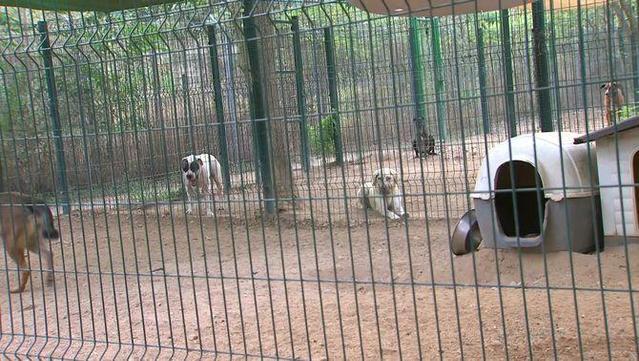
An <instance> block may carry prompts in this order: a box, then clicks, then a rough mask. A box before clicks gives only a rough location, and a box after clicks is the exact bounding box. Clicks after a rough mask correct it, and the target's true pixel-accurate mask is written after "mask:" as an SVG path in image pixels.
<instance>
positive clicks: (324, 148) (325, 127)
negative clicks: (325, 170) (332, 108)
mask: <svg viewBox="0 0 639 361" xmlns="http://www.w3.org/2000/svg"><path fill="white" fill-rule="evenodd" d="M335 131H336V129H335V115H334V114H330V115H328V116H326V117H324V118H322V120H320V122H319V125H317V126H313V125H309V126H308V141H309V144H310V147H311V152H313V153H314V154H323V155H329V154H333V153H334V152H335V143H334V142H333V138H334V135H335Z"/></svg>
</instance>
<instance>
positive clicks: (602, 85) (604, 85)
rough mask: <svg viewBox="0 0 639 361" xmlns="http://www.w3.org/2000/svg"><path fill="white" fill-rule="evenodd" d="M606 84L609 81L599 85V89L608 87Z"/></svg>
mask: <svg viewBox="0 0 639 361" xmlns="http://www.w3.org/2000/svg"><path fill="white" fill-rule="evenodd" d="M606 85H608V83H603V84H601V86H600V87H599V89H603V88H605V87H606Z"/></svg>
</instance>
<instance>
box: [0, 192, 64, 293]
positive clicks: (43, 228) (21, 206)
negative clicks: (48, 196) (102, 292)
mask: <svg viewBox="0 0 639 361" xmlns="http://www.w3.org/2000/svg"><path fill="white" fill-rule="evenodd" d="M59 236H60V234H59V232H58V230H57V229H55V226H54V224H53V214H52V213H51V209H49V207H48V206H47V205H46V204H45V203H44V202H42V201H39V200H37V199H35V198H33V197H30V196H29V195H26V194H21V193H13V192H8V193H0V237H2V239H3V240H4V247H5V249H6V251H7V253H8V254H9V257H11V259H13V260H14V261H15V262H16V263H17V264H18V268H19V269H22V278H21V279H20V286H19V287H18V288H16V289H14V290H11V293H19V292H23V291H24V289H25V287H26V286H27V282H28V281H29V277H30V276H31V271H30V270H29V269H28V268H29V265H28V264H27V259H26V258H25V250H29V251H31V252H33V253H35V254H41V255H42V258H43V259H44V262H45V264H46V267H47V269H48V270H49V272H48V275H47V283H50V282H51V281H53V255H52V253H51V249H50V248H49V245H48V242H47V240H48V239H57V238H58V237H59Z"/></svg>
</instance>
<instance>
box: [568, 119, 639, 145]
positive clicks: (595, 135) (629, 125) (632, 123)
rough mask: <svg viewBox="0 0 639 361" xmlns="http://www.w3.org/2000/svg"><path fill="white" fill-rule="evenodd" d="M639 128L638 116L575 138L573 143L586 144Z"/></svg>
mask: <svg viewBox="0 0 639 361" xmlns="http://www.w3.org/2000/svg"><path fill="white" fill-rule="evenodd" d="M637 127H639V115H638V116H635V117H632V118H629V119H626V120H624V121H622V122H620V123H618V124H617V125H616V126H615V125H611V126H609V127H607V128H603V129H599V130H597V131H595V132H592V133H586V134H584V135H582V136H581V137H578V138H575V141H574V143H575V144H581V143H586V142H592V141H594V140H597V139H601V138H604V137H608V136H611V135H613V134H615V133H622V132H625V131H627V130H630V129H634V128H637Z"/></svg>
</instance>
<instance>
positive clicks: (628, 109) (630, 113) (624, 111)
mask: <svg viewBox="0 0 639 361" xmlns="http://www.w3.org/2000/svg"><path fill="white" fill-rule="evenodd" d="M635 115H639V104H629V105H624V106H623V107H621V109H619V119H620V120H622V121H623V120H626V119H628V118H632V117H634V116H635Z"/></svg>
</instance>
